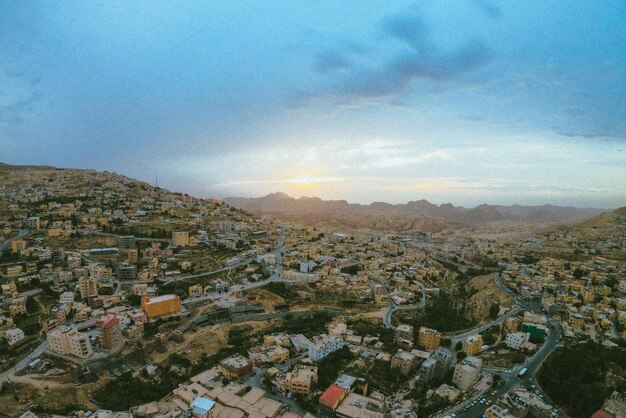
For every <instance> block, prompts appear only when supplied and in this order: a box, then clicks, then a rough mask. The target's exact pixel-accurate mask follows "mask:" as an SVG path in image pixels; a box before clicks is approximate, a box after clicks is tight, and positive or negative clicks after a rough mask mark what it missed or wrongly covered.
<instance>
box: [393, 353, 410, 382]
mask: <svg viewBox="0 0 626 418" xmlns="http://www.w3.org/2000/svg"><path fill="white" fill-rule="evenodd" d="M414 364H415V355H413V354H411V353H409V352H407V351H402V350H398V352H397V353H396V354H394V355H393V357H391V366H390V368H391V369H396V370H398V371H399V372H400V373H402V374H403V375H405V376H407V375H408V374H409V373H411V371H412V370H413V365H414Z"/></svg>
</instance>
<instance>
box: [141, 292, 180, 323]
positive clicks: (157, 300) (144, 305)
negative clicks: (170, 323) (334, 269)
mask: <svg viewBox="0 0 626 418" xmlns="http://www.w3.org/2000/svg"><path fill="white" fill-rule="evenodd" d="M141 309H143V311H144V312H145V313H146V316H147V317H148V322H151V321H154V320H155V319H159V318H162V317H165V316H173V315H180V298H179V297H178V296H176V295H162V296H144V297H142V298H141Z"/></svg>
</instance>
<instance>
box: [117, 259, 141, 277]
mask: <svg viewBox="0 0 626 418" xmlns="http://www.w3.org/2000/svg"><path fill="white" fill-rule="evenodd" d="M117 278H118V279H119V280H135V279H136V278H137V266H136V265H134V264H130V263H128V262H123V263H122V264H120V265H119V266H118V267H117Z"/></svg>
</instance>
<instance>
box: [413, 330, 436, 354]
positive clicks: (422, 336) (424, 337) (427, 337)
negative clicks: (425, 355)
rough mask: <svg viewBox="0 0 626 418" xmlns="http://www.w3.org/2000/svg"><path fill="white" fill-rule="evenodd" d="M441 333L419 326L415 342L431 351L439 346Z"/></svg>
mask: <svg viewBox="0 0 626 418" xmlns="http://www.w3.org/2000/svg"><path fill="white" fill-rule="evenodd" d="M440 342H441V333H439V332H438V331H437V330H435V329H431V328H426V327H420V330H419V334H418V337H417V344H418V345H419V346H420V347H422V348H423V349H424V350H426V351H433V350H436V349H438V348H439V344H440Z"/></svg>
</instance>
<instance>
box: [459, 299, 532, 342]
mask: <svg viewBox="0 0 626 418" xmlns="http://www.w3.org/2000/svg"><path fill="white" fill-rule="evenodd" d="M521 310H522V307H521V306H516V307H515V308H512V309H510V310H509V311H508V312H507V313H505V314H504V315H502V316H500V317H498V318H496V319H494V320H493V321H491V322H489V323H488V324H485V325H481V326H479V327H476V328H473V329H471V330H469V331H465V332H464V333H462V334H457V335H454V336H453V337H452V338H451V339H450V340H451V344H450V345H451V346H452V347H454V346H456V343H458V342H459V341H461V340H462V339H464V338H467V337H469V336H471V335H476V334H480V333H481V332H483V331H485V330H487V329H489V328H491V327H493V326H494V325H498V324H500V323H502V322H504V321H505V320H506V319H507V318H509V317H511V316H513V315H517V314H518V313H519V312H520V311H521Z"/></svg>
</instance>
